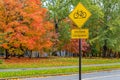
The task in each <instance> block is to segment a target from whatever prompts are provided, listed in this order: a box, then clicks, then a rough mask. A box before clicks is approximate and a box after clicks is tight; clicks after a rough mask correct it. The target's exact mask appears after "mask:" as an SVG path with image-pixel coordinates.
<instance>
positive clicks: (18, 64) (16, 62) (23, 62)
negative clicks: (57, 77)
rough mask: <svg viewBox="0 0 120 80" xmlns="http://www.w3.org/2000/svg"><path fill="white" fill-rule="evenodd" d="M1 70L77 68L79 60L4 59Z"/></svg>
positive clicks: (52, 58)
mask: <svg viewBox="0 0 120 80" xmlns="http://www.w3.org/2000/svg"><path fill="white" fill-rule="evenodd" d="M2 61H3V62H2V64H0V69H9V68H41V67H57V66H77V65H78V62H79V59H78V58H73V57H70V58H68V57H67V58H60V57H49V58H31V59H30V58H21V59H18V58H11V59H8V60H5V59H2Z"/></svg>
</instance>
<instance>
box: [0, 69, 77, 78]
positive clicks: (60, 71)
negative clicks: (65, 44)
mask: <svg viewBox="0 0 120 80" xmlns="http://www.w3.org/2000/svg"><path fill="white" fill-rule="evenodd" d="M78 70H79V69H78V68H67V69H52V70H28V71H14V72H0V78H10V77H29V76H44V75H57V74H69V73H77V72H78Z"/></svg>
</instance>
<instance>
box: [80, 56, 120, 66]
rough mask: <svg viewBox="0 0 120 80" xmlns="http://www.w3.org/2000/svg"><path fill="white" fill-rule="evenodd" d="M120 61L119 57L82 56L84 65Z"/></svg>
mask: <svg viewBox="0 0 120 80" xmlns="http://www.w3.org/2000/svg"><path fill="white" fill-rule="evenodd" d="M117 62H120V59H118V58H111V59H109V58H82V64H83V65H89V64H107V63H117Z"/></svg>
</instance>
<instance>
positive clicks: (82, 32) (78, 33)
mask: <svg viewBox="0 0 120 80" xmlns="http://www.w3.org/2000/svg"><path fill="white" fill-rule="evenodd" d="M88 37H89V31H88V29H73V30H72V31H71V38H72V39H87V38H88Z"/></svg>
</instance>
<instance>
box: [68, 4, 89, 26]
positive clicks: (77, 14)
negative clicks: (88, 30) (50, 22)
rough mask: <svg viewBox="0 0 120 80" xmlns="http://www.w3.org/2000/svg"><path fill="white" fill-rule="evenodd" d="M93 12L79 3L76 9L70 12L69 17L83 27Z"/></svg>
mask: <svg viewBox="0 0 120 80" xmlns="http://www.w3.org/2000/svg"><path fill="white" fill-rule="evenodd" d="M90 16H91V13H90V12H89V11H88V10H87V9H86V8H85V7H84V6H83V5H82V4H81V3H79V4H78V5H77V6H76V7H75V9H74V10H73V11H72V12H71V13H70V15H69V18H70V19H71V20H72V21H73V22H74V23H75V24H76V25H77V26H78V27H82V26H83V24H84V23H85V22H86V21H87V20H88V19H89V17H90Z"/></svg>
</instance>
